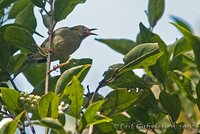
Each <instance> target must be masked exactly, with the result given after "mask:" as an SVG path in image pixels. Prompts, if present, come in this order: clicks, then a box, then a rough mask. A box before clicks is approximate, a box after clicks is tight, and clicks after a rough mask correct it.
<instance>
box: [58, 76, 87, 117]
mask: <svg viewBox="0 0 200 134" xmlns="http://www.w3.org/2000/svg"><path fill="white" fill-rule="evenodd" d="M83 92H84V88H83V86H82V85H81V83H80V81H79V80H78V79H77V77H75V76H74V77H73V79H72V82H71V83H70V84H68V85H67V86H66V87H65V89H64V92H63V93H62V94H61V96H60V98H62V96H64V95H66V96H68V98H69V100H70V106H69V112H68V114H69V115H71V116H73V117H75V118H77V119H80V114H81V107H82V105H83Z"/></svg>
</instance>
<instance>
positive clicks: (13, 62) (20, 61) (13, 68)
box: [8, 53, 34, 77]
mask: <svg viewBox="0 0 200 134" xmlns="http://www.w3.org/2000/svg"><path fill="white" fill-rule="evenodd" d="M33 64H34V63H33V62H32V61H28V59H27V55H25V54H22V53H20V54H17V55H14V56H12V57H11V59H10V64H9V66H8V68H9V71H10V74H14V77H16V76H17V75H18V74H19V73H21V72H22V71H24V70H25V69H26V68H28V67H30V66H31V65H33Z"/></svg>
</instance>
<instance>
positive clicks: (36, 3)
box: [31, 0, 45, 8]
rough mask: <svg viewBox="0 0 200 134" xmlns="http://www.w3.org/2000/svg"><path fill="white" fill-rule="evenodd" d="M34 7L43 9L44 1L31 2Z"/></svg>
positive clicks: (33, 0)
mask: <svg viewBox="0 0 200 134" xmlns="http://www.w3.org/2000/svg"><path fill="white" fill-rule="evenodd" d="M31 1H32V2H33V3H34V4H35V5H36V6H38V7H40V8H43V7H44V6H45V2H44V0H31Z"/></svg>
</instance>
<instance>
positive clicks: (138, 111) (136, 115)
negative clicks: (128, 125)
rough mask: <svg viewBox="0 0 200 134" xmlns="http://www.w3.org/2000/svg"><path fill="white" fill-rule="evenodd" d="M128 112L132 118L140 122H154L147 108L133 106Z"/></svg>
mask: <svg viewBox="0 0 200 134" xmlns="http://www.w3.org/2000/svg"><path fill="white" fill-rule="evenodd" d="M127 113H128V114H129V116H130V118H131V120H136V121H137V122H138V124H139V123H142V124H144V125H146V124H152V121H151V118H150V116H149V114H148V112H147V109H145V108H142V107H139V106H135V107H131V108H130V109H129V110H128V111H127Z"/></svg>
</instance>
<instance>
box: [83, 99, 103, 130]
mask: <svg viewBox="0 0 200 134" xmlns="http://www.w3.org/2000/svg"><path fill="white" fill-rule="evenodd" d="M104 102H105V100H100V101H97V102H94V103H93V104H91V105H90V106H89V107H88V108H87V109H86V111H85V112H84V114H83V115H82V117H81V120H80V123H79V130H80V132H82V131H83V129H85V128H86V127H87V126H88V124H90V123H91V122H92V121H93V120H94V118H95V115H96V114H97V112H98V111H99V109H100V108H101V106H102V105H103V103H104Z"/></svg>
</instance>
